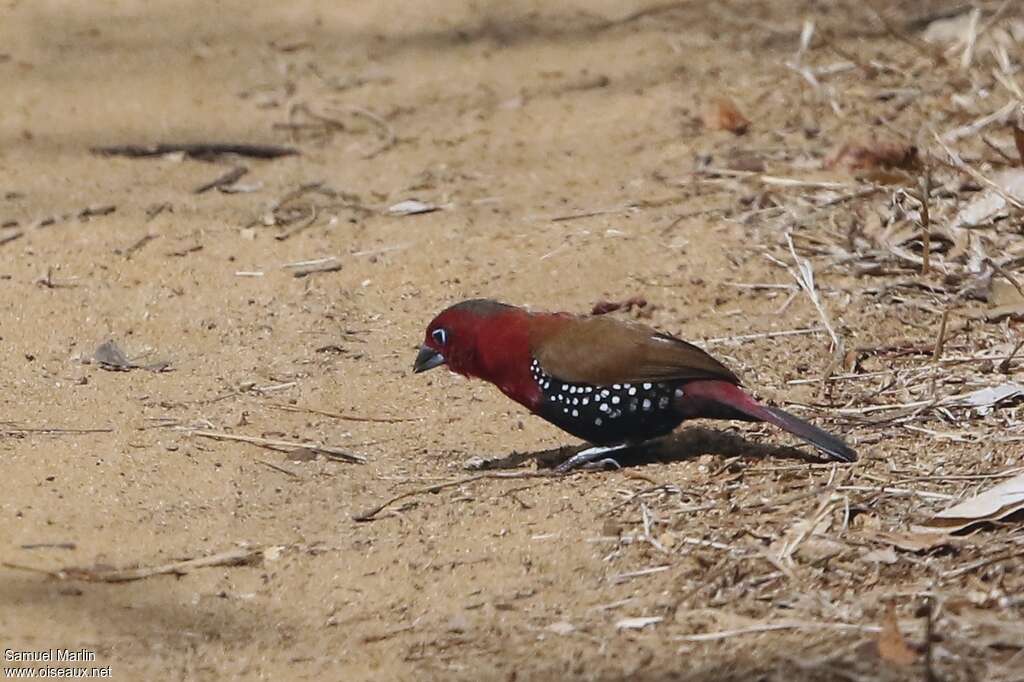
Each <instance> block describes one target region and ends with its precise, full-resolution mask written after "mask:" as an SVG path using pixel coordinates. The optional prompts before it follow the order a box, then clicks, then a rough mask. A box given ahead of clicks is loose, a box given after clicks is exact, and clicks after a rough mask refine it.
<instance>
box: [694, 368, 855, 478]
mask: <svg viewBox="0 0 1024 682" xmlns="http://www.w3.org/2000/svg"><path fill="white" fill-rule="evenodd" d="M676 404H677V406H678V408H679V410H680V412H681V413H682V414H684V415H686V416H687V417H688V418H691V417H710V418H711V419H749V420H751V421H763V422H768V423H769V424H774V425H775V426H778V427H779V428H780V429H782V430H784V431H789V432H790V433H792V434H793V435H794V436H797V437H798V438H802V439H804V440H805V441H807V442H808V443H810V444H811V445H813V446H814V447H816V448H818V449H819V450H821V451H822V452H824V453H825V454H826V455H828V456H829V457H831V458H833V459H836V460H839V461H840V462H856V461H857V453H856V452H854V450H853V449H852V448H850V446H848V445H847V444H846V443H844V442H843V441H841V440H840V439H839V438H837V437H835V436H833V435H832V434H830V433H828V432H826V431H823V430H822V429H819V428H818V427H817V426H815V425H814V424H809V423H808V422H805V421H804V420H803V419H801V418H800V417H797V416H796V415H794V414H790V413H789V412H786V411H785V410H781V409H779V408H777V407H768V406H767V405H762V404H761V403H759V402H757V401H756V400H754V399H753V398H752V397H750V396H749V395H747V393H746V392H745V391H744V390H743V389H742V388H740V387H739V386H736V385H734V384H730V383H728V382H725V381H691V382H688V383H686V384H684V385H683V398H682V399H681V400H679V401H677V403H676Z"/></svg>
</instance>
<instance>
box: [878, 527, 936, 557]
mask: <svg viewBox="0 0 1024 682" xmlns="http://www.w3.org/2000/svg"><path fill="white" fill-rule="evenodd" d="M874 539H875V540H877V541H879V542H885V543H887V544H890V545H892V546H893V547H897V548H899V549H902V550H904V551H907V552H925V551H928V550H929V549H934V548H936V547H941V546H943V545H948V544H949V542H950V538H949V536H948V535H946V534H945V533H933V532H921V533H913V532H910V533H908V532H905V531H894V532H891V533H886V532H878V533H877V534H876V535H875V537H874Z"/></svg>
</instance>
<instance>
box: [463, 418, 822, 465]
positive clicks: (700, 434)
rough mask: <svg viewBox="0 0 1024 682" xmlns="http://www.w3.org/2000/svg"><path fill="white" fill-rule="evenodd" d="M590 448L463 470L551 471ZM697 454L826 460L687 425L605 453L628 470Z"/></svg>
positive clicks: (521, 455) (518, 455)
mask: <svg viewBox="0 0 1024 682" xmlns="http://www.w3.org/2000/svg"><path fill="white" fill-rule="evenodd" d="M590 447H592V446H591V445H586V444H584V445H567V446H562V447H558V448H551V449H549V450H540V451H536V452H513V453H512V454H510V455H507V456H505V457H497V458H494V459H480V458H474V459H472V460H470V461H468V462H467V463H466V468H467V469H473V470H492V469H512V468H515V467H518V466H521V465H522V464H524V463H526V462H529V461H535V462H536V463H537V467H538V468H540V469H553V468H555V467H557V466H558V465H559V464H562V463H563V462H565V461H566V460H567V459H569V458H570V457H572V456H574V455H576V454H578V453H580V452H582V451H584V450H586V449H588V448H590ZM701 455H718V456H719V457H723V458H730V457H745V458H750V459H789V460H799V461H802V462H807V463H809V464H821V463H824V462H827V461H828V460H826V459H824V458H823V457H819V456H817V455H815V454H812V453H809V452H806V451H804V450H800V449H798V448H794V447H791V446H788V445H777V444H764V443H756V442H752V441H749V440H747V439H746V438H744V437H743V436H741V435H739V434H737V433H731V432H728V431H719V430H716V429H710V428H707V427H704V426H691V427H688V428H686V429H683V430H680V431H676V432H673V433H671V434H669V435H667V436H662V437H661V438H655V439H652V440H649V441H646V442H644V443H639V444H637V445H633V446H630V447H627V448H623V449H621V450H616V451H615V452H612V453H609V455H608V456H609V457H611V458H612V459H613V460H614V461H615V462H616V463H617V464H618V465H619V466H620V467H622V468H630V467H638V466H647V465H649V464H667V463H670V462H685V461H688V460H691V459H696V458H697V457H700V456H701Z"/></svg>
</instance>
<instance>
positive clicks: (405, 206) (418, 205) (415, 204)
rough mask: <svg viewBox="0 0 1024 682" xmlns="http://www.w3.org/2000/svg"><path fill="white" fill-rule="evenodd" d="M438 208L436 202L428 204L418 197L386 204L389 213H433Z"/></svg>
mask: <svg viewBox="0 0 1024 682" xmlns="http://www.w3.org/2000/svg"><path fill="white" fill-rule="evenodd" d="M440 210H441V207H440V206H438V205H437V204H428V203H427V202H425V201H419V200H418V199H406V200H405V201H399V202H398V203H397V204H392V205H391V206H388V213H389V214H390V215H418V214H420V213H433V212H434V211H440Z"/></svg>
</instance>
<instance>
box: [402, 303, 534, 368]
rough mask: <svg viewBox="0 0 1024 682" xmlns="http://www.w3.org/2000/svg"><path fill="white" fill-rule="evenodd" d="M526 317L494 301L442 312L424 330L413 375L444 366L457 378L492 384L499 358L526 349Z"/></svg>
mask: <svg viewBox="0 0 1024 682" xmlns="http://www.w3.org/2000/svg"><path fill="white" fill-rule="evenodd" d="M526 316H527V313H526V312H525V311H523V310H521V309H520V308H515V307H513V306H510V305H506V304H504V303H498V302H497V301H490V300H486V299H472V300H469V301H463V302H461V303H456V304H455V305H453V306H451V307H450V308H447V309H445V310H444V311H442V312H441V313H440V314H439V315H438V316H437V317H435V318H434V319H433V320H432V321H431V322H430V324H429V325H428V326H427V331H426V334H425V335H424V338H423V345H421V346H420V351H419V353H418V354H417V355H416V362H415V363H414V364H413V371H414V372H417V373H418V372H425V371H427V370H428V369H433V368H434V367H439V366H441V365H448V369H450V370H451V371H453V372H457V373H458V374H464V375H466V376H474V377H479V378H482V379H488V380H494V378H495V377H494V376H493V375H494V373H495V372H497V371H499V369H500V364H502V363H501V358H502V356H503V355H508V354H509V352H510V351H511V350H512V349H515V350H518V349H519V347H522V348H523V349H524V350H525V348H526V337H527V334H528V330H527V328H526V325H523V324H520V323H521V322H522V321H523V320H522V318H524V317H526Z"/></svg>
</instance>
